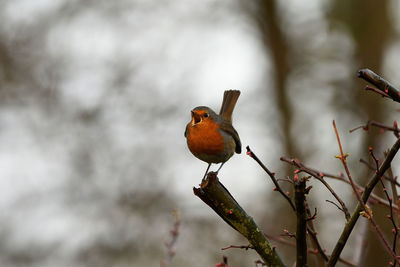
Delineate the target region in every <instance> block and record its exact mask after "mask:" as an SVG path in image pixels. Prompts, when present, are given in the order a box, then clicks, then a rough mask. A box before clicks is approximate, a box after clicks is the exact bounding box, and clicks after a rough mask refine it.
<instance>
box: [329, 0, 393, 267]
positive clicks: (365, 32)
mask: <svg viewBox="0 0 400 267" xmlns="http://www.w3.org/2000/svg"><path fill="white" fill-rule="evenodd" d="M389 4H390V2H389V1H388V0H382V1H374V0H354V1H347V0H339V1H332V3H331V9H330V11H329V13H328V14H329V15H328V18H329V19H331V23H332V22H334V23H338V22H339V24H340V25H341V26H345V28H346V29H347V30H348V33H349V34H350V35H351V38H352V39H353V41H354V51H355V52H354V56H355V62H356V64H358V65H357V66H356V68H357V69H361V68H369V69H371V70H373V71H374V72H376V73H378V74H382V72H381V70H382V59H383V56H384V54H385V48H386V45H387V44H388V42H389V41H390V36H391V34H392V32H393V27H392V24H391V21H390V19H389V18H390V14H389V9H388V7H389ZM360 7H362V9H361V8H360ZM360 10H362V11H360ZM338 50H340V48H338ZM351 86H352V88H350V89H349V90H353V91H354V99H352V100H351V101H350V103H352V105H354V107H357V108H358V109H359V110H360V111H361V112H360V115H359V118H360V121H366V120H377V121H382V122H384V121H385V118H384V116H383V114H384V110H383V106H382V104H381V103H382V101H379V100H378V99H377V97H376V95H374V94H372V93H365V91H364V90H362V88H364V86H365V82H362V81H357V83H355V84H351ZM354 123H355V125H356V124H357V123H359V122H356V121H355V122H354ZM387 123H389V122H387ZM378 134H379V133H378V131H370V132H369V133H366V134H363V135H361V136H360V138H364V140H363V142H362V145H361V149H365V151H367V148H368V147H369V146H372V147H374V148H378V147H379V143H378V138H377V137H378ZM365 154H366V153H365ZM360 169H361V170H363V171H361V172H359V173H360V174H361V175H360V178H362V179H364V180H360V181H359V182H360V183H361V184H365V183H366V179H367V178H368V177H369V173H368V172H369V171H368V170H367V169H365V168H364V169H363V168H360ZM375 215H376V216H375V218H376V220H377V222H378V224H379V225H382V226H385V225H387V224H386V221H387V219H386V217H385V215H384V213H382V211H380V212H379V213H378V214H375ZM380 218H381V219H380ZM385 232H386V234H387V236H388V237H389V238H390V239H391V237H392V234H391V232H390V229H389V228H388V227H386V229H385ZM367 233H368V235H369V236H368V237H367V238H366V240H367V243H368V247H367V249H366V251H364V257H360V258H362V259H363V262H359V263H358V264H360V266H379V265H380V264H382V263H383V262H382V257H376V255H377V253H378V251H381V252H382V254H381V255H387V254H386V253H385V252H383V248H382V245H381V243H380V242H379V241H377V239H376V237H375V233H373V232H371V231H367ZM356 245H360V246H361V244H356ZM357 249H359V248H357ZM388 261H389V258H387V262H388Z"/></svg>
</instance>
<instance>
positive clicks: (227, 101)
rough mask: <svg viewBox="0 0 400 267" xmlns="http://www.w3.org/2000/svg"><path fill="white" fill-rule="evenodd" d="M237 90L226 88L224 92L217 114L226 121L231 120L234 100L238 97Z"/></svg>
mask: <svg viewBox="0 0 400 267" xmlns="http://www.w3.org/2000/svg"><path fill="white" fill-rule="evenodd" d="M239 95H240V91H239V90H227V91H225V92H224V99H223V100H222V105H221V110H220V111H219V115H220V116H222V117H223V118H225V119H227V120H228V121H230V122H232V112H233V109H234V108H235V105H236V102H237V100H238V98H239Z"/></svg>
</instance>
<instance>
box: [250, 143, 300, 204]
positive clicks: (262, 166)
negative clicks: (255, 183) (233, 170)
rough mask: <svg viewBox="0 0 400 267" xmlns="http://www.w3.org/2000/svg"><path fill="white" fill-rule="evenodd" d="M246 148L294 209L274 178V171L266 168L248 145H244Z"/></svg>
mask: <svg viewBox="0 0 400 267" xmlns="http://www.w3.org/2000/svg"><path fill="white" fill-rule="evenodd" d="M246 150H247V152H246V153H247V155H249V156H250V157H251V158H252V159H254V160H255V161H256V162H257V163H258V165H260V166H261V168H263V170H264V171H265V172H266V173H267V174H268V175H269V177H270V178H271V180H272V182H273V183H274V185H275V188H276V190H277V191H278V192H279V193H281V195H282V196H283V197H284V198H285V199H286V200H287V201H288V202H289V204H290V206H291V207H292V209H293V210H296V208H295V206H294V204H293V202H292V200H291V199H290V198H289V197H288V195H287V194H286V193H285V192H284V191H283V190H282V188H281V186H280V185H279V183H278V181H277V180H276V178H275V173H273V172H271V171H270V170H268V168H267V167H266V166H265V165H264V163H262V162H261V160H260V159H259V158H258V157H257V156H256V154H254V153H253V151H251V149H250V147H249V146H246Z"/></svg>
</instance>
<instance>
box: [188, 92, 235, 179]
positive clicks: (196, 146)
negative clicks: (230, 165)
mask: <svg viewBox="0 0 400 267" xmlns="http://www.w3.org/2000/svg"><path fill="white" fill-rule="evenodd" d="M239 96H240V91H239V90H226V91H225V92H224V97H223V100H222V105H221V109H220V111H219V114H217V113H215V112H214V111H213V110H212V109H211V108H209V107H206V106H198V107H195V108H194V109H192V110H191V120H190V122H189V123H188V124H187V125H186V129H185V137H186V141H187V146H188V148H189V150H190V152H192V154H193V155H194V156H195V157H197V158H198V159H200V160H202V161H205V162H207V163H208V167H207V170H206V173H205V174H204V176H203V180H204V179H205V177H206V176H207V173H208V170H209V169H210V166H211V164H212V163H216V164H218V163H221V165H220V167H219V168H218V170H217V171H216V174H218V172H219V171H220V170H221V168H222V166H223V165H224V163H225V162H227V161H228V160H229V159H230V158H231V157H232V156H233V154H234V153H235V152H236V153H238V154H240V153H241V151H242V144H241V142H240V138H239V134H238V133H237V131H236V130H235V128H233V126H232V112H233V109H234V108H235V105H236V102H237V100H238V98H239Z"/></svg>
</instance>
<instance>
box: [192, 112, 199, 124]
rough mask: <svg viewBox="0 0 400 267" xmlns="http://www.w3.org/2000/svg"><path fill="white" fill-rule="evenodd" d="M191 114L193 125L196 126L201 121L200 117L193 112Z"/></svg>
mask: <svg viewBox="0 0 400 267" xmlns="http://www.w3.org/2000/svg"><path fill="white" fill-rule="evenodd" d="M191 112H192V119H193V125H196V124H197V123H199V122H200V121H201V117H200V115H199V114H197V113H196V112H194V111H193V110H192V111H191Z"/></svg>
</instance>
